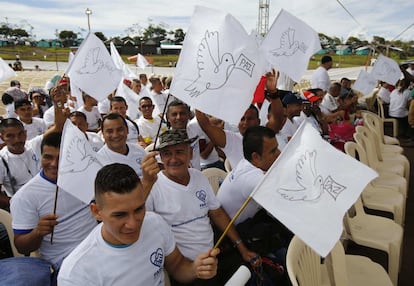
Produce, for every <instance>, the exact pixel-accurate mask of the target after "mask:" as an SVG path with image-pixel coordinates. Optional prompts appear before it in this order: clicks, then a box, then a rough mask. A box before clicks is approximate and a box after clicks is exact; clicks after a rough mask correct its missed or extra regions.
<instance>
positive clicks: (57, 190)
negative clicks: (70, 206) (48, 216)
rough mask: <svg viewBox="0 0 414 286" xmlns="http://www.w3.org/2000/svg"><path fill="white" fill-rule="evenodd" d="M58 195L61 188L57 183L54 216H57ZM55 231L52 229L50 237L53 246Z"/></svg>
mask: <svg viewBox="0 0 414 286" xmlns="http://www.w3.org/2000/svg"><path fill="white" fill-rule="evenodd" d="M58 193H59V186H58V185H57V182H56V191H55V202H54V204H53V214H54V215H56V208H57V198H58ZM54 231H55V227H53V228H52V233H51V235H50V244H53V234H54Z"/></svg>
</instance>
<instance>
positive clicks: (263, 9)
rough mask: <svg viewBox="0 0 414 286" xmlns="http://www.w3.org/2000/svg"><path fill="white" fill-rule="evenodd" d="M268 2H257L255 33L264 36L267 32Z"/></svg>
mask: <svg viewBox="0 0 414 286" xmlns="http://www.w3.org/2000/svg"><path fill="white" fill-rule="evenodd" d="M269 1H270V0H259V21H258V23H257V33H258V34H259V35H262V36H264V35H266V34H267V31H268V30H269Z"/></svg>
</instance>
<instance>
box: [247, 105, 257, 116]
mask: <svg viewBox="0 0 414 286" xmlns="http://www.w3.org/2000/svg"><path fill="white" fill-rule="evenodd" d="M249 109H253V110H254V112H255V113H256V118H259V109H257V107H256V106H254V105H253V104H250V106H249V108H247V110H249Z"/></svg>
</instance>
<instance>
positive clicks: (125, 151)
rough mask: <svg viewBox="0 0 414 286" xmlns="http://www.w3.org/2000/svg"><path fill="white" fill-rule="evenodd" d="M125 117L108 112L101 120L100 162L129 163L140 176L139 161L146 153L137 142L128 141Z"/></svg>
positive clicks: (105, 163)
mask: <svg viewBox="0 0 414 286" xmlns="http://www.w3.org/2000/svg"><path fill="white" fill-rule="evenodd" d="M128 131H129V129H128V125H127V121H126V119H125V118H124V117H123V116H122V115H121V114H118V113H109V114H108V115H107V116H105V117H104V119H103V121H102V135H103V137H104V139H105V145H104V146H103V147H102V148H101V150H99V152H98V154H99V155H100V156H101V157H100V159H101V163H102V164H104V165H107V164H112V163H123V164H127V165H129V166H130V167H131V168H133V169H134V170H135V172H136V173H137V174H138V176H140V177H141V178H142V175H143V174H142V168H141V162H142V160H143V158H144V157H145V155H146V152H145V150H144V148H142V147H141V146H139V145H138V144H133V143H128V142H127V137H128Z"/></svg>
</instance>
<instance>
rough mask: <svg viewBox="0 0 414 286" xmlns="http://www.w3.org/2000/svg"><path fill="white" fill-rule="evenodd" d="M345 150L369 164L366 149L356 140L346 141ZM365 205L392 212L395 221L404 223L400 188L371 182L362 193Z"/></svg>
mask: <svg viewBox="0 0 414 286" xmlns="http://www.w3.org/2000/svg"><path fill="white" fill-rule="evenodd" d="M344 149H345V152H346V153H347V154H348V155H350V156H351V157H353V158H355V159H357V160H358V161H360V162H361V163H363V164H367V159H366V154H365V151H364V150H363V149H362V147H361V146H359V145H358V144H357V143H355V142H346V143H345V146H344ZM361 197H362V202H363V204H364V206H366V207H367V208H369V209H374V210H380V211H385V212H389V213H392V215H393V218H394V221H395V222H396V223H398V224H399V225H403V224H404V217H405V199H404V196H403V195H402V194H401V193H400V192H399V190H398V188H396V187H391V186H380V185H379V186H374V185H373V184H372V183H371V182H370V183H369V184H368V185H367V186H366V187H365V189H364V191H363V192H362V194H361Z"/></svg>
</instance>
